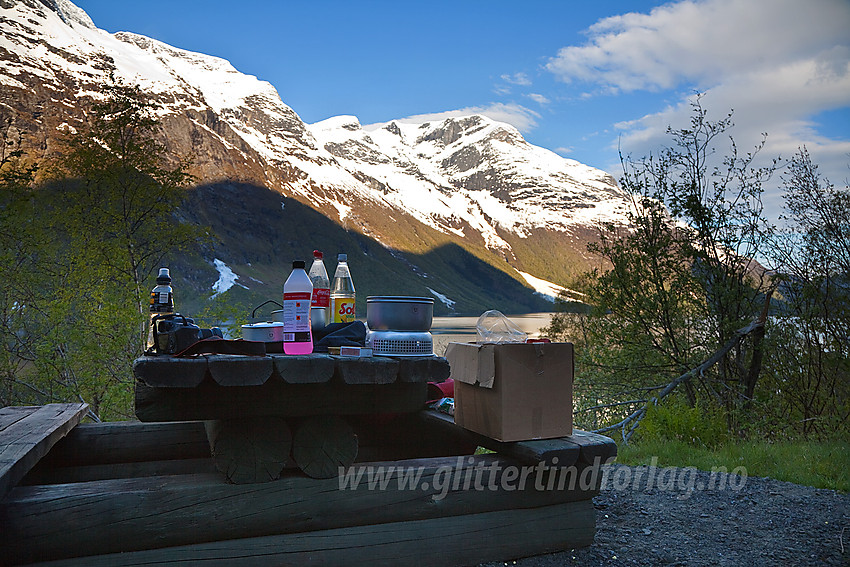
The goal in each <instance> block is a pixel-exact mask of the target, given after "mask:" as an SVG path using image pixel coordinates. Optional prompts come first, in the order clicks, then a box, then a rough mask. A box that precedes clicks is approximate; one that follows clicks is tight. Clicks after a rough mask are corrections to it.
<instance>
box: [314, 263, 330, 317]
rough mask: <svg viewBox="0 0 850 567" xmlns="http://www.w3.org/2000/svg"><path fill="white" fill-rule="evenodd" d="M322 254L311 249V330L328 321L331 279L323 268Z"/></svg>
mask: <svg viewBox="0 0 850 567" xmlns="http://www.w3.org/2000/svg"><path fill="white" fill-rule="evenodd" d="M323 256H324V255H323V254H322V253H321V252H319V251H318V250H313V265H312V266H311V267H310V281H311V282H312V283H313V298H312V300H311V301H310V323H311V326H312V329H313V331H316V330H319V329H322V328H324V326H325V325H327V324H328V323H330V320H329V319H330V318H329V317H328V315H329V311H330V309H329V307H330V301H331V280H330V279H329V278H328V271H327V270H326V269H325V262H324V260H322V258H323Z"/></svg>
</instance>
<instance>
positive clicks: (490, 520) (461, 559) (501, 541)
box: [55, 500, 595, 567]
mask: <svg viewBox="0 0 850 567" xmlns="http://www.w3.org/2000/svg"><path fill="white" fill-rule="evenodd" d="M594 522H595V511H594V509H593V505H592V503H591V502H590V501H588V500H583V501H579V502H570V503H566V504H556V505H552V506H545V507H541V508H532V509H518V510H500V511H495V512H485V513H481V514H467V515H463V516H451V517H446V518H436V519H428V520H418V521H407V522H393V523H388V524H383V525H380V526H357V527H352V528H340V529H334V530H325V531H321V532H307V533H295V534H285V535H278V536H269V537H262V538H246V539H242V540H237V541H216V542H211V543H206V544H199V545H191V546H181V547H175V548H168V549H157V550H149V551H139V552H135V553H122V554H117V555H106V556H98V557H87V558H85V564H86V565H87V566H90V567H98V566H104V567H114V566H115V565H127V566H130V565H134V566H148V565H162V564H164V563H172V564H173V563H182V562H187V563H188V562H195V563H200V562H202V563H203V564H204V565H210V566H222V567H229V566H230V565H233V564H239V565H244V566H258V567H265V566H266V565H270V564H275V565H307V564H309V565H318V566H332V565H333V566H339V565H346V566H352V567H356V566H360V565H363V566H368V567H381V566H388V567H395V566H397V565H417V566H422V567H427V566H432V565H433V566H440V567H446V566H453V565H458V566H459V565H471V564H477V563H481V562H486V561H496V560H502V559H506V558H512V557H525V556H530V555H539V554H543V553H551V552H555V551H560V550H566V549H572V548H576V547H583V546H586V545H590V544H591V543H593V536H594V533H595V524H594ZM78 564H79V560H69V561H62V562H58V563H56V564H55V565H56V566H57V567H58V566H63V565H78Z"/></svg>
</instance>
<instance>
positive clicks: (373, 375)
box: [336, 356, 399, 384]
mask: <svg viewBox="0 0 850 567" xmlns="http://www.w3.org/2000/svg"><path fill="white" fill-rule="evenodd" d="M398 369H399V363H398V361H397V360H394V359H392V358H380V357H377V356H376V357H372V358H352V357H345V356H340V357H338V358H336V372H337V374H338V375H339V377H340V378H341V379H342V381H343V382H345V383H346V384H392V383H393V382H395V381H396V380H397V379H398Z"/></svg>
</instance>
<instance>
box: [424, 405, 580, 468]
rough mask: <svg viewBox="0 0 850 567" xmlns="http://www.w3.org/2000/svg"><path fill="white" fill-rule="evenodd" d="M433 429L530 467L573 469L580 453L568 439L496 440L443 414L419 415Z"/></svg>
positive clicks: (428, 411)
mask: <svg viewBox="0 0 850 567" xmlns="http://www.w3.org/2000/svg"><path fill="white" fill-rule="evenodd" d="M417 415H418V416H419V418H420V419H422V420H425V421H426V422H428V423H430V424H431V425H433V426H434V427H442V428H444V429H446V430H447V431H451V432H454V433H455V434H457V435H463V436H465V437H466V438H467V439H469V440H470V441H472V442H475V443H477V444H478V445H480V446H482V447H485V448H487V449H490V450H491V451H496V452H498V453H500V454H502V455H506V456H509V457H513V458H515V459H519V460H520V461H522V462H525V463H528V464H536V463H539V462H542V463H544V464H546V465H557V466H562V467H563V466H570V465H573V464H575V463H576V461H578V459H579V455H580V454H581V446H580V445H578V444H576V443H575V442H573V441H571V440H569V439H568V438H563V437H562V438H557V439H536V440H534V441H496V440H495V439H491V438H490V437H487V436H485V435H481V434H480V433H476V432H474V431H469V430H468V429H464V428H463V427H460V426H459V425H455V422H454V419H453V418H452V417H451V416H449V415H446V414H444V413H440V412H437V411H434V410H425V411H422V412H419V414H417Z"/></svg>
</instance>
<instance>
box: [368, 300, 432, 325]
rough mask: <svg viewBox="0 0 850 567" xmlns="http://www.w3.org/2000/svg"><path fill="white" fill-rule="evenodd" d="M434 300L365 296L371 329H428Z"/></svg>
mask: <svg viewBox="0 0 850 567" xmlns="http://www.w3.org/2000/svg"><path fill="white" fill-rule="evenodd" d="M433 318H434V300H433V299H432V298H430V297H405V296H393V295H377V296H375V295H373V296H370V297H367V298H366V324H367V325H368V326H369V330H371V331H430V330H431V321H432V320H433Z"/></svg>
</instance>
